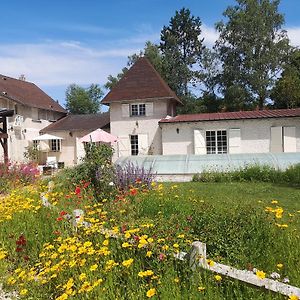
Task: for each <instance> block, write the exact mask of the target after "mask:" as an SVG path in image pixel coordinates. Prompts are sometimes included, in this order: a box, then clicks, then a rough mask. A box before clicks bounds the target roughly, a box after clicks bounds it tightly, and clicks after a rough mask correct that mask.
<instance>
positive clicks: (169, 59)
mask: <svg viewBox="0 0 300 300" xmlns="http://www.w3.org/2000/svg"><path fill="white" fill-rule="evenodd" d="M201 25H202V23H201V21H200V18H199V17H197V18H196V17H194V16H192V15H191V12H190V10H189V9H186V8H182V9H181V10H180V11H176V13H175V16H174V17H172V18H171V20H170V22H169V26H164V27H163V29H162V31H161V43H160V49H161V51H162V55H163V64H162V65H163V73H164V74H165V76H166V81H167V83H168V84H169V86H170V87H171V89H173V90H174V91H175V93H176V94H177V95H178V96H179V97H181V96H183V97H181V98H184V97H190V96H191V94H190V91H189V85H190V84H193V83H194V82H195V81H196V78H197V71H195V70H194V69H193V67H195V66H196V64H197V63H199V62H200V60H201V56H202V52H203V49H204V46H203V44H202V42H203V39H200V34H201ZM183 100H184V99H183Z"/></svg>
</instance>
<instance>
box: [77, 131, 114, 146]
mask: <svg viewBox="0 0 300 300" xmlns="http://www.w3.org/2000/svg"><path fill="white" fill-rule="evenodd" d="M117 141H118V138H117V137H115V136H114V135H112V134H110V133H108V132H106V131H104V130H102V129H100V128H99V129H96V130H94V131H92V132H90V133H88V134H87V135H85V136H84V137H82V138H81V139H80V142H82V143H83V142H86V143H89V142H93V143H97V142H102V143H115V142H117Z"/></svg>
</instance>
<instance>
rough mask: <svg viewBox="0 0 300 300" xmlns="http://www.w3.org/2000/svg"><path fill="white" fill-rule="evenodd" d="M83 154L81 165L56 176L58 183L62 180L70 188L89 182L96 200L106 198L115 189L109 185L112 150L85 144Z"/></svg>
mask: <svg viewBox="0 0 300 300" xmlns="http://www.w3.org/2000/svg"><path fill="white" fill-rule="evenodd" d="M85 152H86V155H85V157H84V158H83V161H82V164H80V165H78V166H76V167H73V168H69V169H65V170H63V171H62V172H61V174H60V175H58V178H60V179H58V182H59V181H61V180H62V179H63V178H65V179H66V181H67V182H69V183H70V184H71V185H72V186H74V185H75V186H77V185H80V184H82V183H83V182H90V183H91V184H92V187H93V188H94V193H95V197H96V198H97V199H98V200H99V199H101V198H107V197H108V196H109V195H110V194H112V193H113V191H114V189H115V188H114V186H113V185H112V184H111V183H113V181H114V168H113V165H112V161H111V158H112V154H113V149H112V148H111V147H110V146H107V145H105V144H100V145H96V144H93V143H87V144H86V145H85ZM68 188H69V187H68Z"/></svg>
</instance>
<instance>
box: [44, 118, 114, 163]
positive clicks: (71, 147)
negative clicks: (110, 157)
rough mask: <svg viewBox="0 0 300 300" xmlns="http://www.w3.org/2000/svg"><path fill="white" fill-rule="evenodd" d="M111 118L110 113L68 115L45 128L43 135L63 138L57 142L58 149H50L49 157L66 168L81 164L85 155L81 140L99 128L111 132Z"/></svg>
mask: <svg viewBox="0 0 300 300" xmlns="http://www.w3.org/2000/svg"><path fill="white" fill-rule="evenodd" d="M109 117H110V116H109V113H108V112H106V113H102V114H85V115H67V116H65V117H63V118H61V119H60V120H58V121H56V122H55V123H52V124H50V125H48V126H47V127H45V128H43V129H42V130H41V133H48V134H51V135H54V136H57V137H60V138H62V140H57V141H58V144H57V148H56V149H50V151H49V152H48V156H51V157H55V158H56V161H57V162H62V163H63V164H64V165H65V166H73V165H76V164H78V163H80V161H81V159H82V158H83V157H84V154H85V152H84V147H83V143H81V142H80V138H81V137H83V136H85V135H86V134H88V133H90V132H91V131H93V130H95V129H98V128H100V129H102V130H104V131H107V132H110V119H109Z"/></svg>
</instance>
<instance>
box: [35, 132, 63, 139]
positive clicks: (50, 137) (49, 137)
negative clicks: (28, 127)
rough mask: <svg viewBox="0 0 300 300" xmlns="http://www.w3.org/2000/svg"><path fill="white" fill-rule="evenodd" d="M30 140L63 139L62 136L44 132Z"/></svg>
mask: <svg viewBox="0 0 300 300" xmlns="http://www.w3.org/2000/svg"><path fill="white" fill-rule="evenodd" d="M32 140H33V141H47V140H63V138H61V137H59V136H55V135H52V134H48V133H46V134H42V135H39V136H37V137H36V138H34V139H32Z"/></svg>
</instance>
